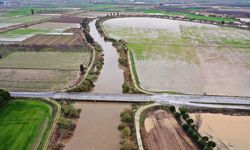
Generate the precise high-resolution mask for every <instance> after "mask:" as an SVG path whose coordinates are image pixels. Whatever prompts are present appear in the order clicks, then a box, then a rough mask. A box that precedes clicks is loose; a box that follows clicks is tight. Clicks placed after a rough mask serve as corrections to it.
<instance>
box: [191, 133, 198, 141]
mask: <svg viewBox="0 0 250 150" xmlns="http://www.w3.org/2000/svg"><path fill="white" fill-rule="evenodd" d="M192 139H194V140H195V141H198V140H199V135H198V134H197V133H193V135H192Z"/></svg>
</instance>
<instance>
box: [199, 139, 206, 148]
mask: <svg viewBox="0 0 250 150" xmlns="http://www.w3.org/2000/svg"><path fill="white" fill-rule="evenodd" d="M206 144H207V143H206V141H204V140H203V139H199V141H198V145H199V146H200V148H204V147H205V146H206Z"/></svg>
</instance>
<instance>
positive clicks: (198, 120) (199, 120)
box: [194, 113, 202, 131]
mask: <svg viewBox="0 0 250 150" xmlns="http://www.w3.org/2000/svg"><path fill="white" fill-rule="evenodd" d="M194 124H195V129H196V130H197V131H199V129H200V127H201V124H202V118H201V113H197V114H195V121H194Z"/></svg>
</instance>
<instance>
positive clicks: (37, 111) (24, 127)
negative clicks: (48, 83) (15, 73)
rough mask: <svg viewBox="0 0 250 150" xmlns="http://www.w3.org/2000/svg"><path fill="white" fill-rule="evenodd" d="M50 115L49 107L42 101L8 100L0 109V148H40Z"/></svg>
mask: <svg viewBox="0 0 250 150" xmlns="http://www.w3.org/2000/svg"><path fill="white" fill-rule="evenodd" d="M51 117H52V110H51V107H50V106H48V105H47V104H45V103H43V102H39V101H29V100H22V99H19V100H14V101H10V102H9V103H8V104H6V105H5V106H4V107H2V108H1V109H0V119H1V122H0V130H1V132H0V149H37V148H41V147H42V144H41V143H42V141H43V140H44V138H45V137H44V136H45V131H46V130H48V128H49V124H50V120H51Z"/></svg>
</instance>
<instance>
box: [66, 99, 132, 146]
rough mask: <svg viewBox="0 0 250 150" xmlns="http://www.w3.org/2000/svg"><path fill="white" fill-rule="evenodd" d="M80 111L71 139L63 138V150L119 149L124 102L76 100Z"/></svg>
mask: <svg viewBox="0 0 250 150" xmlns="http://www.w3.org/2000/svg"><path fill="white" fill-rule="evenodd" d="M75 106H76V107H77V108H81V109H82V112H81V114H80V118H79V119H78V121H77V127H76V129H75V132H74V135H73V137H72V138H71V139H69V140H65V141H64V142H63V143H64V144H65V145H66V147H65V150H118V149H120V145H119V141H120V133H119V131H118V129H117V127H118V125H119V123H120V112H122V111H123V110H124V109H125V108H129V107H130V105H129V104H126V103H100V102H98V103H94V102H77V103H76V104H75Z"/></svg>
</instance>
